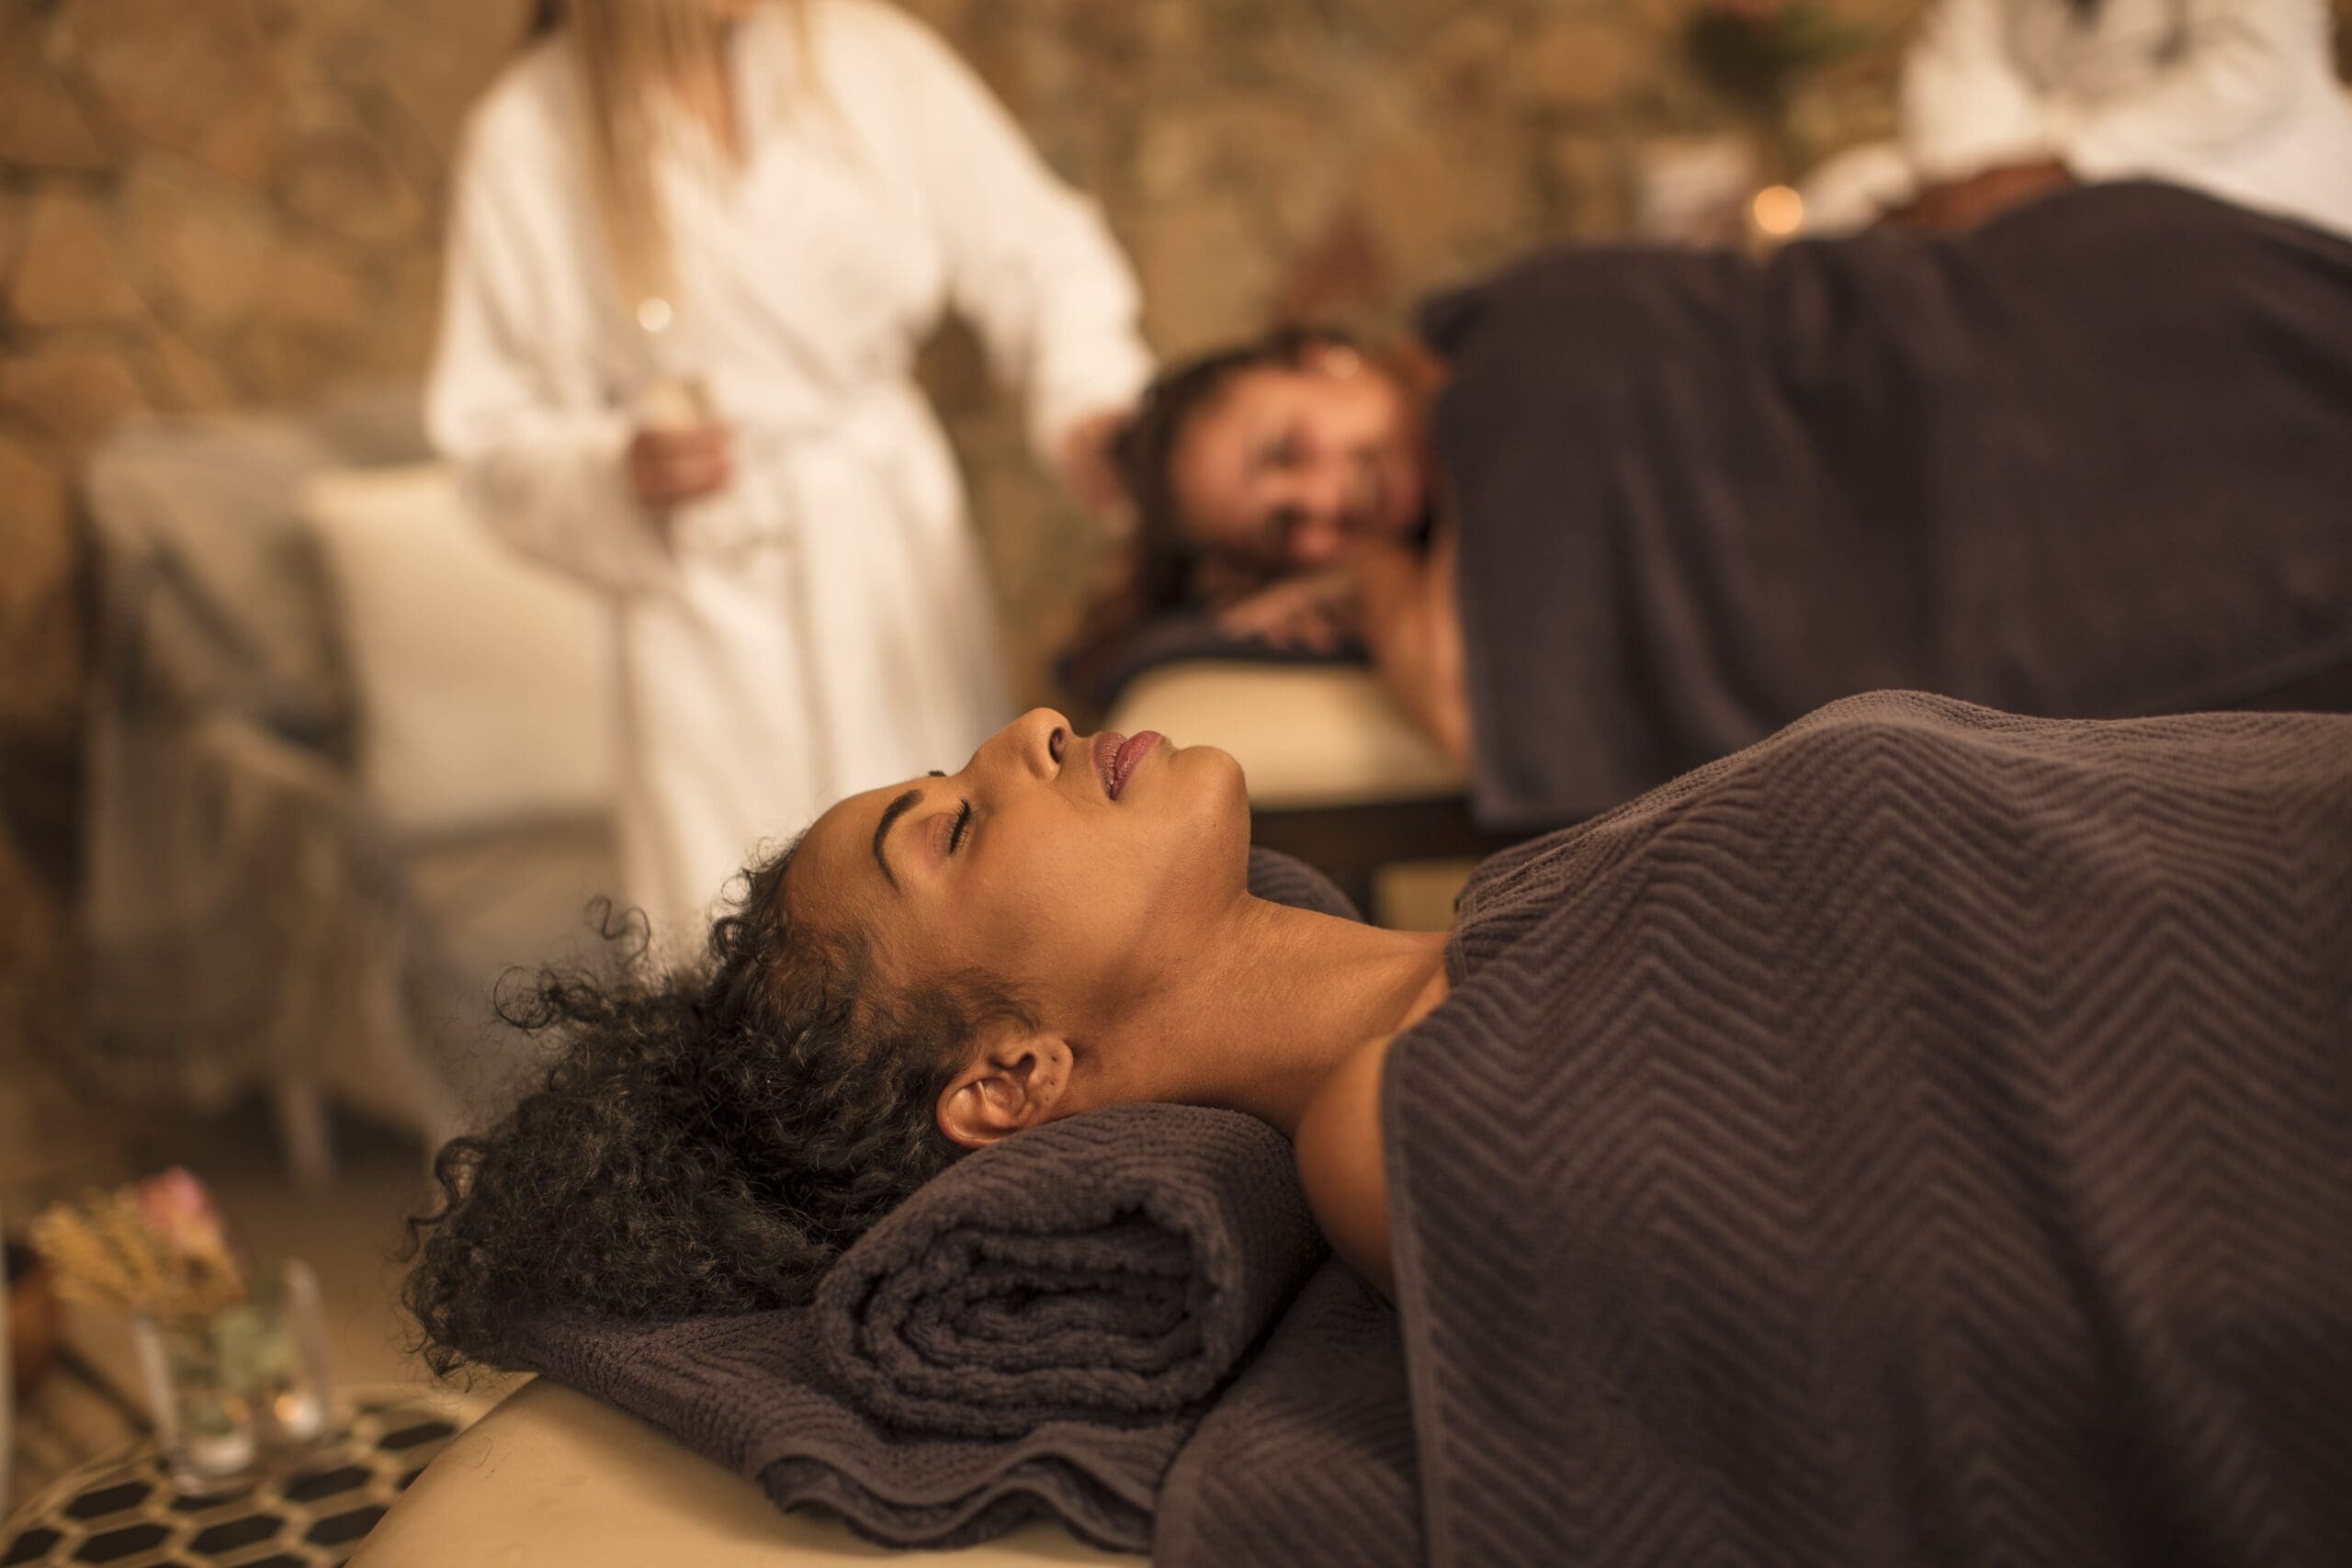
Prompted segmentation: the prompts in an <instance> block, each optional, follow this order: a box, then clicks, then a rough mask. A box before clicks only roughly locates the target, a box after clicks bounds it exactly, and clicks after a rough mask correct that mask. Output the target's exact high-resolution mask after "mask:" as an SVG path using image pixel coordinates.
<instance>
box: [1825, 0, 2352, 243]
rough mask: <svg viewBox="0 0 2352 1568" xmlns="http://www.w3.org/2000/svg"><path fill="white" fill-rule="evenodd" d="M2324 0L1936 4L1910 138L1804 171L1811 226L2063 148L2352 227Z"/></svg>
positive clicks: (1909, 96) (2349, 154)
mask: <svg viewBox="0 0 2352 1568" xmlns="http://www.w3.org/2000/svg"><path fill="white" fill-rule="evenodd" d="M2333 25H2334V24H2333V20H2332V18H2331V17H2330V16H2329V12H2328V6H2327V0H2102V4H2100V5H2099V6H2098V9H2097V10H2096V11H2095V12H2093V13H2092V14H2091V15H2089V16H2087V17H2086V16H2084V15H2083V14H2082V13H2081V12H2079V11H2078V10H2077V9H2076V8H2075V6H2071V5H2069V4H2067V3H2066V0H1941V3H1940V4H1939V5H1937V6H1935V7H1934V8H1933V9H1932V10H1931V11H1930V12H1929V13H1928V18H1927V20H1926V22H1925V23H1924V24H1923V26H1922V27H1921V28H1920V32H1919V36H1918V38H1917V39H1916V40H1915V42H1914V43H1913V45H1912V48H1911V51H1910V53H1909V55H1908V57H1907V58H1906V60H1905V68H1904V73H1903V96H1902V128H1903V138H1902V144H1901V146H1900V148H1899V149H1883V148H1882V149H1864V150H1861V151H1860V152H1856V153H1849V154H1848V155H1846V156H1844V157H1842V158H1839V159H1836V160H1832V162H1831V163H1830V164H1825V165H1824V166H1823V168H1822V169H1821V170H1819V171H1816V173H1815V175H1813V176H1812V177H1811V178H1809V179H1808V181H1807V182H1806V188H1805V195H1806V198H1807V206H1808V209H1809V218H1810V220H1811V221H1809V223H1808V227H1811V228H1815V229H1828V230H1835V229H1838V228H1846V227H1852V226H1856V225H1858V224H1859V223H1860V222H1863V221H1867V220H1869V219H1870V218H1871V217H1872V216H1874V215H1875V210H1876V209H1877V208H1879V207H1882V206H1890V205H1894V204H1896V203H1899V202H1901V201H1903V200H1905V199H1907V198H1908V197H1909V196H1910V195H1911V194H1912V192H1913V190H1914V189H1916V188H1917V186H1918V185H1920V184H1923V183H1933V182H1937V181H1942V180H1953V179H1961V178H1964V177H1966V176H1967V175H1973V174H1976V173H1979V172H1981V171H1983V170H1985V169H1988V168H1992V167H1995V166H1997V165H2000V164H2019V163H2030V162H2036V161H2039V160H2041V159H2046V158H2056V159H2059V160H2061V161H2063V162H2064V164H2066V166H2067V167H2068V168H2069V169H2070V170H2072V171H2073V172H2074V175H2075V178H2077V179H2081V180H2086V181H2095V180H2122V179H2157V180H2164V181H2167V182H2169V183H2171V184H2174V185H2179V186H2188V187H2189V188H2190V189H2193V190H2201V191H2204V192H2205V193H2207V194H2208V195H2211V196H2215V197H2220V198H2222V200H2224V201H2229V202H2233V203H2236V204H2237V205H2239V206H2241V207H2246V208H2250V209H2255V210H2257V211H2264V212H2275V213H2279V214H2282V215H2284V216H2286V217H2290V218H2296V219H2300V220H2302V221H2304V222H2306V223H2310V224H2313V225H2315V226H2317V227H2319V228H2323V229H2328V230H2332V231H2335V232H2337V233H2341V234H2346V235H2347V236H2352V100H2347V99H2346V95H2345V92H2344V89H2343V86H2342V85H2341V84H2339V83H2338V82H2337V81H2336V80H2335V62H2334V59H2333V55H2332V51H2331V49H2330V43H2329V40H2330V37H2331V32H2332V28H2333Z"/></svg>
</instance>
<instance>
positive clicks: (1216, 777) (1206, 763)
mask: <svg viewBox="0 0 2352 1568" xmlns="http://www.w3.org/2000/svg"><path fill="white" fill-rule="evenodd" d="M1169 761H1170V763H1171V764H1172V765H1171V766H1170V769H1169V774H1170V777H1169V781H1168V782H1169V783H1170V784H1175V783H1177V782H1178V781H1179V780H1180V779H1181V780H1182V788H1183V792H1184V795H1186V797H1187V798H1186V800H1185V802H1184V814H1185V816H1187V817H1188V818H1191V819H1192V821H1191V831H1192V833H1193V837H1194V839H1195V841H1196V842H1198V843H1199V844H1200V846H1201V849H1202V851H1203V854H1202V856H1201V857H1200V858H1201V859H1202V860H1204V861H1205V862H1206V863H1212V864H1227V863H1229V864H1230V865H1231V867H1232V869H1233V873H1234V874H1235V875H1236V876H1237V877H1238V878H1240V879H1241V880H1242V881H1244V882H1246V881H1247V880H1248V878H1249V871H1250V781H1249V779H1248V777H1247V776H1246V775H1245V774H1244V773H1242V771H1241V764H1240V763H1239V762H1238V761H1236V760H1235V759H1234V757H1233V754H1232V753H1231V752H1229V751H1221V750H1218V749H1217V748H1216V747H1214V746H1187V747H1185V748H1183V749H1182V750H1180V751H1178V752H1177V753H1176V755H1175V756H1173V757H1171V758H1170V759H1169Z"/></svg>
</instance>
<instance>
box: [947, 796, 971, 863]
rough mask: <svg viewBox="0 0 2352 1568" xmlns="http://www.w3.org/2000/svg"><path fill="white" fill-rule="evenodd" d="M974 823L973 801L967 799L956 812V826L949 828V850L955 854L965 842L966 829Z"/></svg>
mask: <svg viewBox="0 0 2352 1568" xmlns="http://www.w3.org/2000/svg"><path fill="white" fill-rule="evenodd" d="M971 825H972V803H971V802H970V801H968V800H967V801H965V802H964V803H963V809H962V810H960V811H958V812H956V826H954V827H953V828H950V829H948V830H947V852H948V853H949V854H951V855H952V854H954V853H955V852H956V850H957V849H958V848H959V847H960V846H961V845H962V844H963V842H964V829H967V828H969V827H970V826H971Z"/></svg>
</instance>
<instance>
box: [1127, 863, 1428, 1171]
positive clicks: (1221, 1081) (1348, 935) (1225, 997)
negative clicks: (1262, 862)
mask: <svg viewBox="0 0 2352 1568" xmlns="http://www.w3.org/2000/svg"><path fill="white" fill-rule="evenodd" d="M1178 967H1179V969H1180V971H1181V975H1182V977H1181V979H1179V980H1176V981H1174V982H1172V983H1170V985H1168V986H1167V987H1163V988H1162V989H1160V990H1159V992H1157V993H1156V994H1154V995H1153V996H1151V997H1150V998H1148V1000H1147V1003H1146V1005H1144V1006H1142V1007H1139V1008H1138V1007H1134V1006H1132V1005H1131V1006H1128V1007H1125V1008H1122V1009H1121V1010H1120V1011H1121V1015H1122V1016H1121V1021H1120V1022H1119V1024H1118V1025H1117V1027H1116V1032H1115V1034H1107V1035H1105V1036H1103V1038H1102V1041H1101V1043H1102V1045H1103V1049H1102V1050H1100V1051H1098V1052H1096V1053H1095V1054H1094V1055H1095V1056H1096V1060H1097V1062H1098V1064H1099V1068H1098V1076H1097V1082H1096V1084H1095V1085H1094V1086H1093V1087H1094V1089H1095V1094H1094V1095H1091V1096H1090V1099H1095V1100H1096V1101H1097V1102H1098V1103H1102V1104H1116V1103H1122V1102H1125V1101H1129V1100H1172V1101H1177V1102H1180V1103H1183V1104H1191V1105H1214V1106H1217V1107H1220V1108H1222V1109H1225V1110H1228V1111H1246V1112H1248V1113H1249V1114H1250V1115H1252V1116H1255V1117H1258V1118H1259V1119H1260V1120H1261V1121H1264V1122H1271V1123H1272V1125H1273V1126H1274V1127H1276V1128H1277V1129H1279V1130H1280V1131H1281V1132H1282V1133H1283V1135H1284V1136H1285V1137H1287V1136H1291V1135H1293V1134H1295V1132H1296V1131H1297V1128H1298V1120H1299V1117H1300V1115H1301V1114H1303V1113H1304V1111H1306V1105H1307V1102H1308V1101H1309V1100H1311V1099H1313V1097H1314V1095H1315V1091H1316V1090H1317V1089H1318V1088H1320V1087H1321V1086H1322V1083H1323V1081H1324V1079H1325V1078H1326V1077H1329V1075H1330V1073H1331V1071H1332V1069H1333V1068H1335V1067H1337V1066H1339V1065H1340V1062H1341V1061H1343V1060H1345V1059H1346V1058H1347V1057H1348V1056H1349V1055H1351V1053H1352V1052H1354V1051H1355V1050H1356V1049H1357V1048H1359V1047H1361V1046H1362V1045H1363V1044H1364V1043H1366V1042H1368V1041H1372V1040H1376V1039H1380V1038H1383V1037H1385V1036H1387V1035H1391V1034H1395V1033H1397V1032H1399V1031H1400V1030H1404V1029H1408V1028H1410V1027H1411V1026H1412V1025H1414V1024H1415V1023H1418V1022H1419V1021H1420V1020H1421V1019H1422V1018H1423V1017H1424V1016H1426V1015H1427V1014H1428V1013H1429V1011H1430V1010H1431V1009H1432V1008H1434V1007H1436V1006H1437V1004H1438V1003H1439V1002H1441V1001H1442V1000H1444V998H1445V994H1446V989H1447V985H1446V976H1445V935H1444V933H1443V932H1440V931H1384V930H1382V929H1380V928H1379V927H1376V926H1367V925H1363V924H1361V923H1359V922H1357V921H1354V920H1346V919H1337V918H1335V917H1333V916H1329V915H1318V914H1316V913H1314V912H1313V911H1311V910H1306V909H1299V908H1292V907H1291V906H1289V905H1286V904H1274V903H1269V902H1268V901H1266V900H1264V899H1261V898H1254V897H1245V898H1244V899H1243V900H1242V901H1241V903H1240V904H1239V905H1238V906H1237V908H1236V909H1235V911H1234V914H1233V917H1232V919H1230V921H1229V922H1227V924H1226V926H1225V927H1224V928H1223V929H1222V931H1220V936H1219V940H1218V941H1217V942H1216V943H1215V944H1214V945H1213V947H1212V948H1211V949H1210V951H1209V952H1208V953H1206V954H1205V955H1204V956H1203V957H1202V958H1201V959H1200V960H1199V961H1197V962H1193V963H1190V964H1182V965H1180V966H1178Z"/></svg>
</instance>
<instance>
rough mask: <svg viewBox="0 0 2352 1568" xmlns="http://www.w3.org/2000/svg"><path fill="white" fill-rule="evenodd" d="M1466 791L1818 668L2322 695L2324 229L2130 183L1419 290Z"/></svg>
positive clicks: (1690, 742) (1541, 796) (1481, 799)
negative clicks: (1773, 249)
mask: <svg viewBox="0 0 2352 1568" xmlns="http://www.w3.org/2000/svg"><path fill="white" fill-rule="evenodd" d="M1424 331H1425V333H1427V335H1428V336H1429V338H1430V343H1431V344H1432V345H1433V346H1434V347H1435V348H1436V349H1437V351H1438V352H1439V353H1440V354H1441V355H1442V356H1443V357H1444V358H1445V359H1446V360H1447V362H1448V364H1449V366H1450V367H1451V371H1452V378H1451V380H1450V382H1449V384H1448V386H1447V389H1446V390H1445V391H1444V392H1443V393H1442V396H1441V397H1440V399H1439V401H1438V404H1437V408H1436V412H1435V414H1434V419H1433V440H1434V444H1435V446H1436V449H1437V452H1438V456H1439V462H1440V467H1441V468H1442V470H1443V471H1444V473H1445V475H1446V478H1447V481H1448V484H1449V486H1450V488H1451V492H1452V493H1451V501H1452V503H1453V507H1454V509H1455V511H1456V513H1457V514H1458V517H1459V522H1460V527H1461V531H1462V577H1461V589H1460V604H1461V610H1462V618H1463V626H1464V640H1465V647H1464V654H1465V660H1466V675H1465V679H1466V684H1467V692H1466V696H1467V699H1468V703H1469V711H1470V718H1471V728H1472V737H1473V750H1474V759H1473V762H1474V765H1473V770H1472V771H1473V782H1474V793H1473V805H1474V807H1475V809H1476V812H1477V814H1478V816H1479V818H1480V819H1481V820H1482V822H1484V823H1485V824H1486V825H1487V826H1489V827H1493V828H1497V829H1510V830H1523V829H1544V828H1553V827H1557V826H1560V825H1561V824H1563V823H1566V822H1572V821H1576V820H1579V819H1581V818H1585V817H1587V816H1589V815H1591V814H1592V813H1593V812H1595V811H1600V810H1603V809H1606V808H1608V807H1612V806H1615V805H1617V804H1619V803H1620V802H1623V801H1625V800H1628V799H1630V798H1632V797H1633V796H1634V795H1636V794H1638V793H1639V792H1641V791H1642V790H1644V789H1646V788H1649V787H1650V786H1652V785H1654V784H1659V783H1661V782H1663V781H1664V780H1666V779H1667V778H1668V777H1670V776H1671V775H1673V774H1675V773H1679V772H1681V771H1683V770H1685V769H1687V768H1690V767H1693V766H1696V765H1698V764H1700V763H1702V762H1706V761H1712V760H1713V759H1714V758H1717V757H1721V756H1724V755H1726V754H1727V753H1729V752H1731V751H1734V750H1737V749H1738V748H1740V747H1742V746H1745V745H1748V744H1750V743H1752V742H1754V741H1757V740H1759V739H1763V738H1764V737H1765V736H1766V735H1767V734H1769V733H1770V732H1771V731H1772V730H1774V729H1776V728H1779V727H1780V726H1781V725H1783V724H1786V723H1788V722H1789V721H1791V720H1792V719H1794V718H1796V717H1798V716H1800V715H1803V714H1804V713H1806V712H1808V711H1810V710H1811V709H1813V708H1815V707H1816V706H1818V705H1821V704H1823V703H1826V702H1829V701H1832V700H1834V699H1836V698H1838V697H1842V696H1847V695H1850V694H1853V693H1856V692H1860V691H1867V690H1871V689H1874V688H1879V687H1898V686H1899V687H1916V688H1919V689H1923V690H1928V691H1936V692H1940V693H1944V694H1950V695H1953V696H1958V697H1962V698H1965V699H1967V700H1970V701H1973V702H1982V703H1986V704H1989V705H1994V706H1997V707H2001V708H2005V709H2008V710H2011V711H2015V712H2020V713H2031V714H2039V715H2045V716H2132V715H2139V714H2147V713H2158V712H2183V711H2188V710H2192V709H2203V708H2213V707H2234V706H2240V705H2268V706H2279V705H2292V706H2303V707H2310V706H2326V707H2331V708H2335V707H2341V706H2344V705H2347V704H2352V244H2346V243H2345V242H2344V241H2342V240H2341V239H2338V238H2335V237H2333V236H2329V235H2324V234H2322V233H2320V232H2318V231H2313V230H2309V229H2305V228H2301V227H2300V226H2298V225H2295V224H2292V223H2289V222H2286V221H2283V220H2275V219H2270V218H2265V217H2259V216H2256V215H2254V214H2251V213H2247V212H2244V211H2240V210H2238V209H2233V208H2230V207H2227V206H2224V205H2222V204H2221V203H2218V202H2214V201H2211V200H2209V199H2207V198H2205V197H2199V196H2195V195H2191V194H2189V193H2188V192H2185V191H2179V190H2175V189H2171V188H2168V187H2165V186H2102V187H2094V188H2091V189H2086V190H2083V191H2080V192H2075V193H2071V194H2068V195H2065V196H2063V197H2055V198H2052V199H2051V200H2048V201H2044V202H2041V203H2039V204H2037V205H2035V206H2033V207H2030V208H2028V209H2022V210H2020V211H2018V212H2017V213H2016V214H2014V215H2011V216H2009V217H2007V218H2005V219H2003V220H1998V221H1996V222H1995V223H1993V224H1991V225H1989V226H1987V227H1986V228H1985V229H1983V230H1981V231H1977V232H1975V233H1973V234H1969V235H1965V236H1962V237H1958V238H1954V239H1949V240H1931V239H1927V238H1923V237H1920V236H1917V235H1907V234H1895V233H1873V234H1869V235H1864V236H1862V237H1860V238H1857V239H1852V240H1845V241H1838V242H1832V243H1800V244H1795V245H1791V246H1788V247H1787V248H1785V249H1783V250H1782V251H1781V252H1780V253H1779V254H1777V255H1775V256H1774V257H1773V258H1772V259H1771V260H1770V261H1769V262H1768V263H1765V264H1761V265H1758V264H1756V263H1753V262H1749V261H1747V260H1745V259H1743V258H1741V257H1738V256H1735V255H1729V254H1713V253H1698V252H1676V251H1660V250H1654V249H1624V248H1621V249H1590V248H1585V249H1569V250H1560V251H1555V252H1548V253H1545V254H1542V255H1539V256H1537V257H1535V258H1533V259H1532V260H1531V261H1529V262H1527V263H1525V264H1523V265H1520V266H1518V267H1516V268H1514V269H1513V270H1511V271H1510V272H1508V273H1505V274H1503V275H1502V276H1499V277H1498V278H1497V279H1495V280H1494V281H1492V282H1490V283H1488V284H1487V285H1485V286H1483V287H1480V288H1475V289H1472V290H1470V291H1468V292H1466V293H1464V294H1461V295H1457V296H1454V297H1453V298H1451V299H1444V300H1442V301H1440V302H1438V303H1437V304H1435V305H1433V306H1432V307H1430V310H1428V312H1427V314H1426V317H1425V320H1424Z"/></svg>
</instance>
